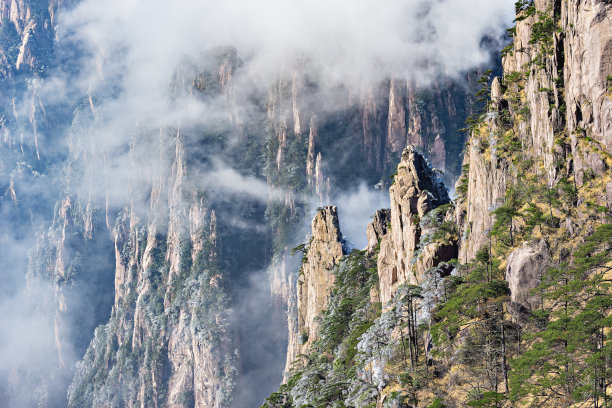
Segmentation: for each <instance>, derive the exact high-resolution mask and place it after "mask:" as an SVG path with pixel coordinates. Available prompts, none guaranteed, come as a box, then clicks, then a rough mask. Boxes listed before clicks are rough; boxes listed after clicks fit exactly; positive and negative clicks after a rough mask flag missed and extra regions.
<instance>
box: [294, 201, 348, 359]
mask: <svg viewBox="0 0 612 408" xmlns="http://www.w3.org/2000/svg"><path fill="white" fill-rule="evenodd" d="M311 231H312V236H311V239H310V241H309V243H308V246H307V247H306V248H305V249H304V263H303V264H302V268H301V269H300V274H299V278H298V282H297V325H296V327H290V328H289V329H290V331H289V349H288V351H287V368H290V366H291V364H292V363H293V362H294V361H295V359H296V358H297V357H298V356H299V355H302V354H303V355H305V354H307V353H308V352H309V350H310V347H311V345H312V344H313V343H314V342H315V341H316V340H317V338H318V329H319V324H318V322H317V320H316V318H317V316H318V315H319V314H320V313H321V312H323V311H324V310H325V309H326V308H327V302H328V299H329V295H330V294H331V289H332V287H333V284H334V273H333V270H334V267H335V266H336V264H337V263H338V261H339V260H340V258H342V256H343V255H345V254H346V251H345V249H344V245H343V240H342V233H341V232H340V224H339V221H338V210H337V208H336V207H335V206H328V207H324V208H321V209H319V211H318V212H317V214H316V215H315V217H314V219H313V220H312V224H311Z"/></svg>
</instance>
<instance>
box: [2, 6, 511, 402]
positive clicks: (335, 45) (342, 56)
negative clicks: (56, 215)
mask: <svg viewBox="0 0 612 408" xmlns="http://www.w3.org/2000/svg"><path fill="white" fill-rule="evenodd" d="M513 5H514V0H395V1H393V0H391V1H383V2H381V1H380V0H258V1H253V0H205V1H202V0H175V1H168V0H107V1H100V0H84V1H81V2H79V3H78V4H77V5H76V6H75V8H74V9H72V10H71V11H69V12H67V13H65V14H63V15H61V16H60V24H59V26H58V30H57V38H58V46H57V53H58V55H57V58H58V59H57V60H58V61H59V63H58V66H56V67H55V68H54V69H52V70H51V71H50V72H49V75H48V77H47V78H45V79H44V80H35V81H32V82H31V84H30V85H31V86H30V89H29V90H28V91H27V92H26V93H24V95H22V98H21V101H19V100H17V101H16V108H15V109H16V111H17V112H18V114H19V116H20V117H21V118H22V119H23V120H26V121H27V120H28V115H29V112H30V109H31V105H32V98H31V93H32V92H33V89H34V90H35V91H36V95H37V98H39V99H40V101H42V103H41V104H43V105H45V106H47V107H49V106H50V107H62V109H68V110H69V111H70V113H72V111H73V110H74V107H77V109H76V111H75V115H74V120H73V122H74V126H72V127H71V128H70V131H69V132H68V135H66V136H65V137H64V138H61V137H58V138H56V137H55V136H56V135H46V136H47V137H46V139H47V140H48V141H51V142H50V143H47V144H46V146H45V147H46V148H47V149H48V150H47V151H46V152H45V151H43V152H42V154H43V156H44V155H45V154H47V155H48V156H47V159H48V158H49V157H51V158H56V157H65V156H68V155H70V156H73V157H76V158H77V159H78V160H77V161H76V163H78V165H82V166H84V168H82V169H81V168H79V167H77V164H75V162H73V163H72V164H71V165H73V166H75V167H73V168H72V170H73V172H72V173H68V172H66V167H64V166H61V165H53V166H49V167H48V168H46V170H47V173H46V175H45V177H38V176H37V177H36V180H37V182H36V184H35V185H32V184H31V185H28V184H27V183H21V184H19V185H18V186H17V187H18V191H17V196H18V197H19V198H20V199H21V197H24V198H23V200H24V201H23V202H22V208H23V209H24V210H23V213H24V214H26V213H27V212H28V211H29V209H28V206H29V205H30V204H29V203H31V201H27V197H30V198H31V200H34V199H37V197H43V199H40V202H38V203H37V205H38V206H44V205H46V206H47V207H49V208H51V209H52V208H53V204H54V201H55V199H56V198H57V197H56V195H57V190H58V189H59V188H58V186H57V185H56V184H54V183H57V180H62V183H64V184H65V186H62V187H64V188H65V190H66V191H69V192H71V193H79V195H82V196H85V197H91V198H92V200H93V201H94V203H95V205H97V206H98V208H101V207H102V206H101V203H103V202H104V201H105V200H106V199H107V198H108V199H109V201H110V205H111V207H113V208H114V209H117V208H120V207H122V206H123V205H125V204H126V202H127V200H128V198H134V197H137V198H141V200H140V201H141V202H140V203H139V202H136V203H133V204H134V205H136V206H138V205H141V206H143V207H146V204H147V203H146V202H147V199H148V197H147V194H148V193H149V192H150V188H151V185H152V184H153V182H154V180H157V179H163V178H164V177H166V176H167V174H168V173H169V168H170V166H171V156H172V154H171V153H172V149H173V148H175V144H174V143H176V141H177V139H178V137H179V135H178V134H177V131H176V129H177V128H181V132H183V130H184V132H183V133H182V136H180V137H182V138H184V139H185V141H186V148H190V149H191V148H194V147H193V146H192V145H190V142H191V141H193V140H192V139H193V138H195V137H197V135H199V134H200V133H198V129H200V128H201V127H205V126H207V125H208V124H209V123H211V122H213V121H218V120H221V119H224V118H226V115H227V112H226V111H225V110H224V108H223V106H224V105H223V103H222V101H221V100H219V99H215V98H213V99H210V100H204V99H202V98H199V97H196V96H193V95H191V96H190V95H189V94H188V93H187V95H185V96H183V97H181V98H173V97H172V96H173V94H172V92H173V91H172V90H171V86H170V85H171V82H172V78H173V76H175V74H176V73H177V68H178V67H179V66H181V65H185V64H186V62H188V63H193V64H196V63H197V64H204V65H206V62H207V61H206V58H207V55H208V54H206V53H204V54H203V53H202V52H203V51H206V50H211V49H215V48H216V47H225V46H234V47H236V49H237V51H238V55H239V57H240V58H241V60H242V61H243V65H242V67H241V69H240V70H239V71H237V72H236V73H235V77H234V78H233V84H234V88H235V89H234V90H235V92H236V98H235V99H236V101H237V104H238V106H237V107H236V109H239V110H240V112H241V114H243V115H245V116H246V117H245V118H243V119H244V120H245V121H249V120H251V119H253V120H259V121H261V120H262V119H263V118H262V117H261V116H260V115H261V113H262V112H260V111H258V110H257V107H254V106H251V102H250V101H249V99H248V98H247V96H249V94H250V93H252V92H259V93H260V94H261V95H264V96H265V95H266V92H267V90H268V89H269V86H270V85H271V84H272V83H273V82H274V81H275V80H277V79H278V77H279V75H283V74H286V73H287V72H290V71H291V70H292V69H293V68H295V67H298V68H299V69H300V70H301V71H302V73H303V74H305V75H309V76H310V77H311V78H314V79H315V80H316V82H318V85H319V87H318V89H319V93H318V94H317V95H316V98H317V101H316V102H317V104H318V106H323V105H324V107H325V108H330V109H332V108H334V107H337V106H338V104H339V103H346V101H338V100H337V98H335V93H334V87H336V86H339V85H346V86H353V87H356V88H357V89H359V88H360V87H363V86H365V85H367V84H368V83H372V82H374V83H375V82H378V81H380V80H382V79H386V78H388V77H390V76H392V75H393V76H396V77H404V78H407V79H412V80H415V81H417V82H418V83H419V84H422V85H427V84H428V83H429V82H430V81H431V80H433V79H436V78H438V77H440V76H448V77H457V76H460V75H461V74H462V73H463V72H465V71H467V70H470V69H473V68H475V67H478V66H480V65H482V64H484V63H487V61H488V60H489V58H490V53H489V50H487V49H485V48H483V47H482V46H481V44H482V38H483V37H484V36H489V37H491V38H492V39H494V40H495V39H498V38H500V36H502V35H503V34H504V29H505V28H506V26H508V25H510V23H511V21H512V18H513V17H514V15H513V14H514V8H513ZM188 73H189V71H188ZM186 75H187V78H186V81H187V85H189V84H190V81H191V78H189V77H188V74H186ZM222 97H223V96H222ZM49 112H51V113H52V112H54V110H53V109H50V110H49ZM72 119H73V118H70V120H72ZM190 131H191V132H190ZM162 135H164V138H165V140H167V142H166V143H165V144H160V143H159V140H160V139H161V138H162ZM168 135H171V136H168ZM194 135H196V136H194ZM23 140H24V143H30V142H29V141H33V140H34V137H25V138H23ZM236 143H238V142H236ZM231 147H232V145H231V144H230V146H229V147H228V149H231ZM201 150H202V151H201V152H199V154H200V155H201V156H203V157H204V158H205V159H206V161H207V162H208V166H209V167H205V168H204V167H203V168H201V169H196V171H197V172H199V176H201V177H197V178H196V179H197V180H198V181H197V182H198V183H201V184H198V185H197V186H190V187H194V188H201V187H205V188H207V189H210V191H211V192H214V193H216V194H218V197H216V198H215V199H216V200H220V201H222V200H223V199H231V197H233V196H236V195H246V196H248V197H249V198H250V199H253V200H256V201H258V202H265V201H266V200H268V199H269V198H271V197H272V198H279V197H285V196H287V195H288V194H289V193H288V192H286V191H277V190H270V188H269V187H268V186H267V185H266V183H265V181H263V180H261V179H259V178H257V177H252V176H245V175H243V174H241V173H240V172H239V171H238V170H236V169H234V168H233V167H232V165H231V163H224V162H223V161H222V160H213V159H215V156H216V155H217V153H219V152H218V151H217V150H206V149H205V148H201ZM13 153H14V152H10V154H9V153H7V150H6V149H5V147H4V145H3V146H2V150H0V159H1V160H2V162H3V164H5V165H6V163H7V158H9V157H10V160H13V158H14V154H13ZM222 153H225V152H222ZM211 163H212V165H211ZM6 166H7V167H6V169H4V168H2V170H3V171H5V173H3V174H2V175H1V176H2V180H0V181H1V182H2V185H4V184H5V179H7V180H8V174H9V173H10V167H9V166H10V164H8V165H6ZM341 187H342V186H339V188H341ZM387 200H388V195H387V194H386V193H381V192H379V191H375V190H371V189H369V188H368V187H367V186H366V185H365V184H362V185H360V186H359V187H358V188H357V189H355V190H353V191H351V192H345V193H339V194H338V195H337V196H335V197H333V200H331V202H330V204H333V203H337V204H338V206H339V215H340V223H341V229H342V232H343V233H344V235H345V236H346V237H347V238H348V239H349V240H350V241H352V242H353V243H354V244H355V245H356V246H357V247H360V248H361V247H364V246H365V244H366V236H365V228H366V226H367V224H368V223H369V221H370V217H371V216H372V215H373V213H374V211H375V210H376V209H378V208H381V207H386V206H387V205H388V203H387ZM5 204H6V201H5V202H4V204H2V205H3V207H2V214H1V215H2V216H3V218H4V217H5V214H9V215H7V217H10V216H11V215H10V214H14V212H12V210H10V211H9V210H8V209H7V208H8V207H4V205H5ZM8 205H12V204H10V202H9V204H8ZM143 211H145V210H143ZM34 212H35V211H34ZM40 212H41V213H46V212H45V211H40ZM47 212H49V213H50V212H51V211H47ZM24 218H27V214H26V216H25V217H24ZM30 222H32V223H33V224H36V223H37V222H38V219H36V220H31V221H30ZM227 222H228V223H230V224H232V225H235V226H240V227H241V228H242V227H244V228H247V227H249V228H254V229H259V230H263V228H264V227H263V226H260V225H255V226H252V225H250V224H248V223H245V222H244V221H241V220H240V219H238V218H236V219H231V220H227ZM7 224H8V222H7ZM7 224H4V225H3V226H6V225H7ZM13 224H15V225H16V223H10V228H12V229H13V230H12V231H11V233H10V234H3V235H2V236H0V243H2V247H3V248H4V250H2V251H0V254H2V255H3V256H4V255H6V257H5V258H4V259H3V262H2V268H3V270H2V274H0V276H1V277H2V278H3V281H4V282H5V283H6V282H10V283H11V287H12V288H13V289H15V290H11V292H13V293H12V294H11V295H7V294H6V293H5V290H4V289H3V291H2V292H1V293H2V296H1V297H0V299H1V300H0V315H2V318H0V329H1V330H0V332H1V333H8V335H7V336H4V338H3V340H2V341H1V342H0V356H2V358H3V360H4V363H3V364H2V365H1V366H0V374H2V377H5V376H8V375H9V374H10V373H9V372H5V371H7V370H6V369H7V368H9V367H17V368H23V367H35V366H36V364H42V365H44V367H43V368H45V369H46V367H47V366H52V365H53V364H54V361H53V360H52V357H51V356H52V355H53V358H55V356H56V355H57V354H56V353H55V354H54V353H52V352H50V351H49V350H50V349H51V348H52V347H53V328H52V327H50V321H51V320H52V318H51V320H49V319H42V320H41V317H40V316H38V315H32V314H30V313H29V311H26V310H25V309H21V308H20V307H21V306H20V305H25V304H26V301H27V296H26V294H27V293H32V292H27V291H25V290H24V289H23V288H22V286H23V285H24V284H25V280H24V279H23V276H24V275H25V270H26V268H27V266H26V263H27V260H26V255H25V254H26V252H27V251H26V249H27V248H30V247H31V246H32V242H31V241H30V240H23V239H22V237H21V236H18V235H24V236H32V235H33V233H34V230H35V229H36V228H30V226H29V225H28V226H24V227H23V231H21V232H20V233H19V234H17V233H15V234H13V232H15V231H16V226H15V225H13ZM36 226H37V225H36ZM30 229H32V230H31V231H30ZM111 256H112V254H111ZM258 276H259V277H261V276H260V275H258ZM264 281H265V278H264V277H261V280H260V282H264ZM258 282H259V281H258ZM250 285H251V286H254V285H255V284H254V283H253V282H251V283H250ZM252 289H253V288H247V289H245V291H247V292H249V293H250V292H252V293H254V294H257V293H263V292H266V291H267V289H266V288H261V287H259V288H255V289H256V290H254V289H253V290H252ZM53 290H54V289H53V288H52V287H42V288H38V289H36V292H35V293H39V294H40V296H41V297H42V296H45V297H48V296H52V292H53ZM266 293H267V292H266ZM256 299H257V296H254V297H248V300H245V301H244V302H242V303H241V304H240V305H238V308H239V310H243V312H242V313H243V314H245V311H248V310H250V309H251V308H254V307H256V306H257V302H256ZM75 302H77V301H76V300H75ZM24 307H25V306H24ZM240 308H242V309H240ZM261 310H262V312H260V313H259V314H261V315H262V316H263V317H266V314H265V312H266V311H267V310H268V309H267V308H266V307H263V306H262V309H261ZM270 324H272V323H270ZM274 333H276V334H278V333H277V332H276V331H274ZM283 335H284V334H283ZM24 337H25V338H26V340H27V343H26V342H24V341H22V340H23V339H24ZM67 347H70V344H68V345H67ZM267 352H268V353H269V354H270V355H272V354H273V353H272V352H269V351H267ZM7 356H10V357H11V358H10V360H8V359H7ZM31 356H40V359H41V361H40V362H38V363H37V362H35V361H33V360H32V358H31ZM45 356H48V358H45ZM49 370H50V371H52V369H51V368H49ZM40 372H45V370H42V369H41V370H40ZM274 372H276V371H274ZM259 374H260V373H257V375H259ZM266 375H267V373H266ZM268 385H269V384H266V386H268ZM58 389H59V390H60V391H61V385H60V386H58V387H56V391H57V390H58ZM2 392H3V390H2V389H0V394H2ZM2 397H3V396H2V395H0V401H2Z"/></svg>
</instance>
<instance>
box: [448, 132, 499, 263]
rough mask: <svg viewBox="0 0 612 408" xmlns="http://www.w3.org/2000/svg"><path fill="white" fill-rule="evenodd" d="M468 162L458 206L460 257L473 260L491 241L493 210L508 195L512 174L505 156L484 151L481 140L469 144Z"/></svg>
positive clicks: (465, 163) (461, 259) (466, 158)
mask: <svg viewBox="0 0 612 408" xmlns="http://www.w3.org/2000/svg"><path fill="white" fill-rule="evenodd" d="M492 126H494V125H493V124H492ZM464 165H465V166H469V171H468V173H467V197H466V198H465V200H462V201H461V203H460V204H459V205H458V206H457V216H456V220H457V222H458V226H459V230H460V231H461V233H462V238H461V250H460V254H459V260H460V261H461V262H463V263H465V262H468V261H469V260H471V259H472V258H473V257H474V256H475V255H476V252H478V250H479V249H480V248H481V247H482V246H483V245H484V244H485V243H486V242H487V240H488V237H487V234H488V232H489V231H490V230H491V227H492V226H493V222H494V217H493V215H491V211H493V210H494V209H495V207H496V206H497V205H499V203H500V202H501V200H502V199H503V198H504V194H505V192H506V188H507V182H508V178H509V173H508V164H507V162H506V161H505V159H504V158H503V157H498V156H489V157H486V156H485V155H483V154H481V148H480V145H479V144H478V141H477V140H474V141H472V144H471V145H470V146H469V150H468V152H467V154H466V155H465V158H464Z"/></svg>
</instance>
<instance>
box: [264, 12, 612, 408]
mask: <svg viewBox="0 0 612 408" xmlns="http://www.w3.org/2000/svg"><path fill="white" fill-rule="evenodd" d="M516 7H517V25H516V27H513V28H512V29H510V30H509V32H510V33H511V34H512V36H513V40H514V41H513V43H512V44H511V45H510V46H508V47H507V48H506V49H505V50H504V55H505V56H504V58H503V68H504V70H503V75H502V76H501V77H499V78H491V77H490V76H489V75H490V73H487V74H486V75H485V76H484V77H483V79H482V80H481V81H480V83H481V85H482V86H483V90H482V91H481V94H485V95H486V96H487V98H486V108H485V109H484V110H481V111H478V109H476V111H475V112H476V114H475V115H474V116H473V117H472V118H470V119H469V120H468V126H469V128H470V138H469V140H468V145H467V148H466V154H465V157H464V165H463V169H462V170H463V171H462V175H461V177H460V179H459V181H458V182H457V184H456V191H457V197H456V202H455V205H454V206H453V205H450V204H448V203H449V199H448V195H447V193H446V191H445V190H444V188H443V186H442V185H441V184H440V182H439V180H438V178H437V176H436V175H435V173H433V172H432V171H431V170H430V169H428V167H427V166H426V165H425V164H424V163H425V161H424V160H423V158H422V156H420V155H419V154H418V153H416V152H415V151H414V148H412V147H410V148H408V149H407V150H405V151H404V154H403V155H402V161H401V162H400V164H399V166H398V173H397V175H396V176H395V178H394V184H393V185H392V186H391V188H390V195H391V209H390V210H381V211H379V212H377V213H376V214H375V215H374V221H373V222H372V224H371V225H370V226H368V229H367V234H368V247H367V249H366V251H353V252H352V253H351V254H349V255H345V256H344V257H342V258H341V259H340V260H339V261H336V262H335V263H336V267H335V269H334V270H333V272H332V274H333V275H332V276H334V279H333V281H334V285H333V288H332V289H331V290H330V289H329V287H328V286H327V285H326V286H325V290H324V292H323V293H324V294H325V296H327V298H328V300H327V310H324V311H322V312H320V313H319V324H318V329H319V330H318V334H317V335H316V340H315V342H314V343H313V344H312V345H310V347H309V352H308V355H307V356H304V357H303V358H302V359H301V363H300V364H296V365H294V366H292V367H291V371H290V372H289V374H288V376H287V381H286V383H285V384H284V385H283V386H282V387H281V388H280V390H279V391H278V392H276V393H273V394H272V395H271V396H270V397H269V398H268V399H267V400H266V402H265V403H264V405H263V406H264V407H293V406H304V405H307V406H352V407H362V406H376V407H455V406H465V405H469V406H481V407H506V406H507V407H510V406H533V405H538V406H545V407H549V406H550V407H557V406H567V407H570V406H578V405H584V404H591V406H605V405H606V404H607V403H609V401H610V398H611V397H610V388H609V378H610V371H609V364H610V362H611V361H612V354H611V350H612V349H611V348H610V345H611V343H610V337H609V333H610V321H609V317H610V314H611V313H612V303H610V291H611V290H612V288H611V287H610V284H609V277H610V265H612V258H611V255H610V254H611V251H612V248H611V247H610V245H611V242H612V235H611V233H612V230H611V228H610V225H611V224H610V217H611V210H612V202H611V200H610V197H611V196H610V188H611V187H610V180H611V177H612V173H611V170H610V167H611V166H612V161H611V160H610V158H611V157H612V156H611V153H612V151H611V148H610V143H609V142H610V141H609V140H607V139H608V138H609V135H610V134H611V133H610V126H612V115H611V112H610V106H611V104H612V93H611V88H610V87H611V86H612V75H610V72H609V69H610V64H609V55H608V54H609V48H610V45H609V42H610V41H611V39H612V35H611V33H610V27H612V24H610V22H611V21H610V18H612V17H611V16H612V14H611V13H612V5H611V4H610V2H607V1H592V2H583V1H578V0H575V1H572V0H570V1H555V0H550V1H547V0H541V1H539V0H536V1H520V2H517V4H516ZM391 89H392V93H394V92H395V91H394V90H393V85H392V86H391ZM390 100H391V101H393V100H394V97H392V98H390ZM391 105H393V106H394V108H393V109H394V111H395V113H397V114H399V115H400V116H401V108H400V107H397V106H395V105H394V103H391ZM389 117H390V118H392V117H393V115H392V114H391V113H390V114H389ZM389 123H390V125H389V135H391V136H393V135H397V134H402V135H403V134H404V132H405V128H404V127H403V125H402V124H401V123H397V122H395V121H391V120H390V122H389ZM392 139H393V138H392ZM398 140H399V139H398ZM402 140H403V139H402ZM404 142H405V141H404ZM400 143H402V142H401V141H398V142H397V145H399V144H400ZM454 258H458V259H454ZM327 273H328V272H327ZM381 303H382V304H381ZM308 307H309V305H308V304H301V305H300V306H298V310H297V314H298V315H303V314H308V313H309V311H308V310H300V308H302V309H303V308H306V309H307V308H308ZM317 312H319V310H318V309H317ZM589 316H590V317H589Z"/></svg>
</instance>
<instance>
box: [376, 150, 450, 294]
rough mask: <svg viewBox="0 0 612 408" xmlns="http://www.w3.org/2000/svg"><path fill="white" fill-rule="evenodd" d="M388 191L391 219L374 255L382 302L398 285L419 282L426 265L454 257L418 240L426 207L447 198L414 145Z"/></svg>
mask: <svg viewBox="0 0 612 408" xmlns="http://www.w3.org/2000/svg"><path fill="white" fill-rule="evenodd" d="M389 194H390V196H391V214H390V215H391V216H390V218H391V222H390V227H389V229H388V231H387V233H386V234H385V235H383V236H382V238H381V241H380V253H379V255H378V275H379V279H380V292H381V302H382V303H383V305H384V304H386V303H387V302H389V301H390V300H391V298H392V297H393V295H394V294H395V291H396V290H397V287H398V286H399V285H401V284H403V283H405V282H409V283H412V284H416V283H419V282H420V281H421V280H422V278H423V274H424V272H425V270H426V269H428V268H429V267H433V266H436V265H437V263H439V262H441V261H448V260H450V259H452V258H454V257H455V254H453V251H452V250H449V251H448V252H446V250H445V249H443V248H442V247H439V246H438V245H437V244H436V243H428V242H424V241H423V242H422V237H424V236H427V234H428V231H427V228H426V227H425V228H424V227H423V223H422V221H424V220H425V219H426V216H427V215H428V214H429V213H430V211H432V210H434V209H436V208H438V207H440V206H444V205H446V204H449V203H450V198H449V197H448V192H447V191H446V188H445V187H444V185H443V184H442V181H441V180H440V177H439V175H438V174H436V173H435V172H434V171H432V169H431V167H430V166H429V164H428V163H427V161H426V160H425V158H424V157H423V156H422V155H421V154H419V153H417V152H416V151H415V149H414V147H412V146H409V147H408V148H406V149H405V150H404V152H403V153H402V160H401V162H400V163H399V165H398V167H397V175H396V176H395V178H394V182H393V185H392V186H391V188H390V189H389ZM436 222H437V220H436ZM431 245H434V246H436V248H432V247H431ZM417 252H418V253H417ZM434 260H435V261H434Z"/></svg>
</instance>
